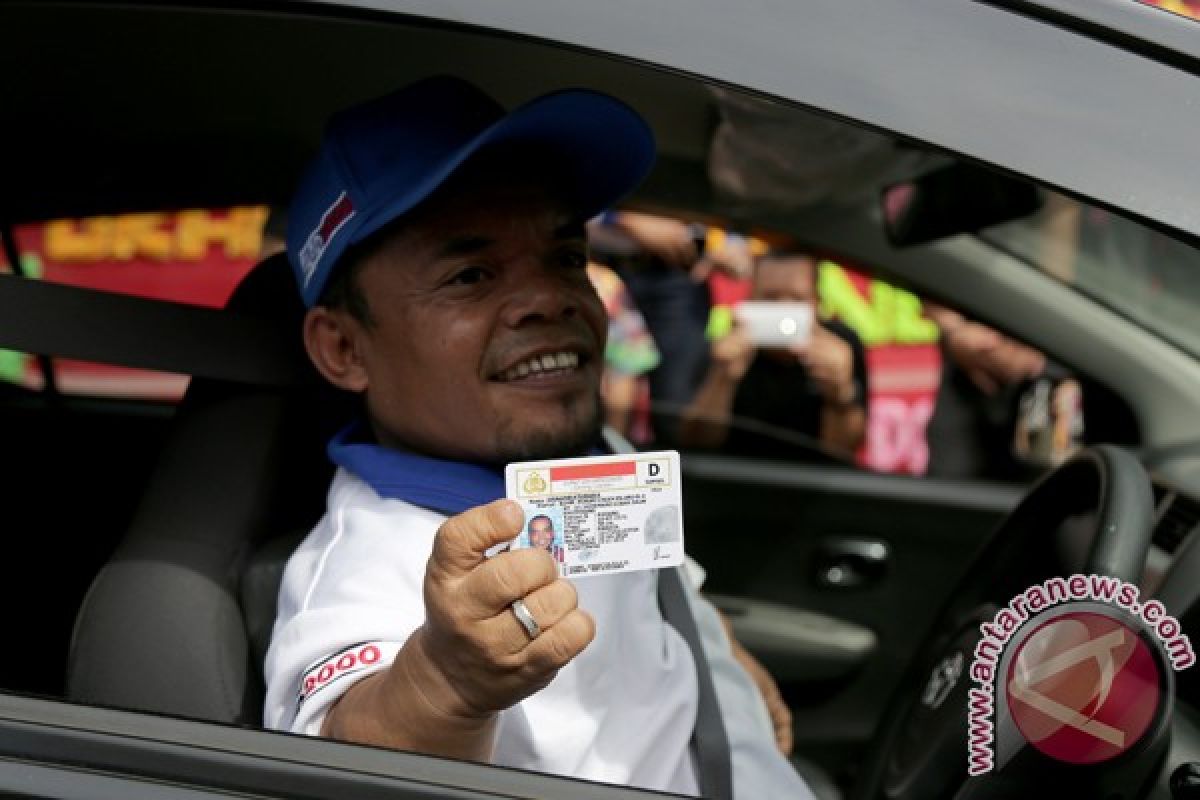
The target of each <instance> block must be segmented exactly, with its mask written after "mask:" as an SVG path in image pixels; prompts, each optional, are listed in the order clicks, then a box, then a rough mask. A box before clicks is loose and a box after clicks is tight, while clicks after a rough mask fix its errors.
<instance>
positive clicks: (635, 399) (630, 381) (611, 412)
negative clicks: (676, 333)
mask: <svg viewBox="0 0 1200 800" xmlns="http://www.w3.org/2000/svg"><path fill="white" fill-rule="evenodd" d="M588 277H589V278H590V279H591V281H592V285H593V286H595V287H596V293H597V294H599V295H600V300H601V301H602V302H603V303H604V310H605V311H606V312H607V313H608V343H607V344H606V345H605V348H604V375H603V378H602V380H601V384H600V394H601V396H602V397H603V399H604V410H605V422H606V423H607V424H608V425H609V426H610V427H612V428H613V429H614V430H616V431H617V432H618V433H620V434H621V435H622V436H624V437H625V438H627V439H629V440H630V441H631V442H633V443H634V444H637V445H642V444H646V443H647V442H649V441H650V439H651V438H652V433H651V430H650V380H649V378H648V377H647V375H648V373H650V372H651V371H652V370H653V369H654V368H655V367H657V366H658V364H659V361H660V358H659V353H658V347H657V346H656V345H655V343H654V337H653V336H651V335H650V331H649V329H648V328H647V327H646V319H645V317H643V316H642V312H641V311H639V310H638V308H637V306H636V305H634V302H633V298H632V297H630V295H629V290H628V289H627V288H626V286H625V282H624V281H622V280H621V277H620V276H619V275H617V273H616V272H615V271H614V270H612V269H610V268H609V267H606V266H604V265H603V264H597V263H595V262H590V263H589V264H588Z"/></svg>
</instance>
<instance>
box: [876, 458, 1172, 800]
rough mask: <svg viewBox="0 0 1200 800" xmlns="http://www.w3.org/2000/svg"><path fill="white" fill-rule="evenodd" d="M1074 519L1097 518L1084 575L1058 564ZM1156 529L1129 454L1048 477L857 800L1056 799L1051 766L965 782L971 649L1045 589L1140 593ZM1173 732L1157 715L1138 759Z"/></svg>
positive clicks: (990, 554) (975, 573)
mask: <svg viewBox="0 0 1200 800" xmlns="http://www.w3.org/2000/svg"><path fill="white" fill-rule="evenodd" d="M1079 514H1088V515H1090V517H1091V520H1092V525H1093V526H1094V530H1093V536H1092V538H1091V546H1090V548H1089V549H1088V554H1087V558H1086V561H1085V563H1084V564H1082V565H1078V564H1076V565H1063V564H1061V563H1058V561H1059V559H1058V557H1057V555H1056V548H1055V547H1054V546H1053V545H1054V543H1053V541H1052V537H1053V536H1054V532H1055V531H1056V530H1057V529H1058V528H1059V526H1060V525H1062V523H1063V522H1065V521H1066V520H1067V519H1068V518H1071V517H1075V516H1077V515H1079ZM1153 522H1154V502H1153V495H1152V493H1151V490H1150V481H1149V479H1148V478H1147V476H1146V472H1145V470H1144V469H1143V468H1142V466H1141V464H1140V463H1139V462H1138V460H1137V459H1136V458H1135V457H1134V456H1133V455H1132V454H1130V453H1128V452H1127V451H1125V450H1121V449H1119V448H1116V447H1112V446H1107V445H1102V446H1097V447H1093V448H1090V449H1086V450H1083V451H1081V452H1079V453H1078V454H1076V455H1075V456H1074V457H1073V458H1071V459H1070V460H1069V461H1068V462H1066V463H1065V464H1063V465H1062V466H1060V467H1059V468H1057V469H1056V470H1054V471H1053V472H1051V473H1049V474H1048V475H1046V476H1045V477H1043V478H1042V479H1041V480H1040V481H1039V482H1038V483H1037V484H1036V485H1035V486H1034V487H1033V488H1032V489H1031V490H1030V491H1029V493H1028V494H1027V495H1026V496H1025V498H1024V499H1022V500H1021V502H1020V503H1019V504H1018V505H1017V507H1016V508H1015V509H1014V510H1013V511H1012V513H1011V514H1009V516H1008V517H1006V518H1005V519H1004V520H1003V521H1002V522H1001V523H1000V525H999V526H998V527H997V528H996V530H995V531H994V532H993V534H992V536H991V538H990V539H989V540H988V541H987V543H986V544H985V545H984V546H983V547H982V548H981V550H980V551H979V553H978V554H977V556H976V558H975V559H974V561H973V562H972V563H971V566H970V567H969V568H968V569H967V571H966V573H965V574H964V575H963V577H962V579H961V580H960V581H959V582H958V584H957V586H956V587H955V589H954V590H953V592H951V594H950V597H949V599H948V600H947V602H946V604H945V606H944V607H943V609H942V611H941V612H940V613H939V615H938V617H937V621H936V622H935V623H934V626H933V628H932V630H931V633H930V634H929V635H928V636H927V637H926V639H925V641H924V642H923V643H922V645H921V646H920V647H919V648H918V649H917V652H916V655H915V657H914V658H913V660H912V661H911V662H910V664H909V666H908V668H907V669H906V671H905V674H904V676H903V678H902V679H901V681H900V683H899V684H898V688H897V690H896V693H895V694H894V695H893V697H892V700H891V702H890V703H889V706H888V709H887V711H886V713H885V714H884V717H883V721H882V723H881V724H880V726H879V728H878V730H877V733H876V737H875V741H874V743H873V746H872V748H871V751H870V753H869V756H868V759H867V763H866V765H865V768H864V769H863V771H862V773H861V774H862V779H861V780H860V781H859V783H858V785H857V787H856V790H857V791H856V792H855V795H854V796H856V797H857V798H859V800H876V798H889V800H917V799H918V798H920V799H921V800H929V799H930V798H946V797H954V798H966V797H990V796H996V797H1012V796H1017V794H1016V793H1017V792H1020V791H1022V790H1024V791H1025V792H1026V793H1027V795H1026V796H1029V797H1044V796H1050V793H1049V792H1047V791H1046V790H1047V789H1048V788H1049V787H1048V785H1047V779H1048V776H1047V774H1046V773H1047V768H1046V761H1047V759H1046V758H1044V757H1043V758H1041V759H1040V760H1039V759H1038V758H1036V757H1035V758H1031V759H1025V760H1024V762H1023V763H1025V764H1031V767H1030V768H1027V769H1024V770H1023V769H1022V766H1023V763H1018V762H1022V759H1019V758H1014V759H1013V761H1012V762H1010V764H1009V765H1006V766H1005V767H1004V769H1003V770H1002V771H1001V772H1000V773H999V774H995V773H993V774H992V775H990V776H989V777H988V778H976V779H969V780H968V778H967V701H968V692H967V690H968V684H970V683H971V678H970V675H969V671H970V664H971V661H972V659H973V657H974V649H975V645H976V643H977V642H978V641H979V640H980V639H981V638H982V634H981V633H980V630H979V625H980V623H982V622H985V621H991V620H992V619H993V617H994V616H995V614H996V612H997V611H998V610H999V609H1000V608H1001V607H1002V606H1003V605H1005V604H1007V603H1008V601H1009V600H1010V599H1011V598H1013V597H1014V596H1016V595H1017V594H1019V593H1021V592H1023V591H1024V590H1025V589H1026V588H1028V587H1029V586H1031V585H1033V584H1035V583H1041V582H1042V581H1044V580H1046V579H1048V578H1052V577H1063V578H1066V577H1068V576H1069V575H1070V574H1072V573H1074V572H1082V573H1084V574H1091V573H1094V574H1097V575H1111V576H1113V577H1116V578H1119V579H1122V580H1125V581H1128V582H1130V583H1135V584H1136V583H1137V582H1138V580H1139V579H1140V578H1141V575H1142V569H1143V566H1144V564H1145V560H1146V552H1147V549H1148V547H1149V545H1150V536H1151V532H1152V528H1153ZM1080 567H1082V569H1080ZM1016 635H1017V636H1019V635H1020V631H1018V632H1017V633H1016ZM939 675H940V676H941V680H940V682H938V681H939ZM950 676H953V677H950ZM1000 683H1001V684H1003V681H1000ZM1170 688H1171V687H1170V685H1168V686H1166V687H1164V696H1163V697H1162V698H1161V702H1162V703H1165V704H1167V706H1166V707H1167V708H1168V709H1169V708H1170V705H1169V704H1170V702H1171V697H1170ZM999 691H1001V690H998V692H997V694H999ZM1166 728H1167V725H1166V719H1165V715H1160V719H1159V723H1158V725H1157V727H1152V729H1151V730H1150V731H1148V732H1147V734H1146V740H1144V741H1143V742H1142V743H1140V744H1139V745H1138V747H1137V750H1138V755H1144V754H1145V752H1146V749H1147V748H1154V747H1158V746H1160V745H1163V744H1164V743H1165V739H1166V734H1165V731H1166ZM997 738H999V731H998V732H997ZM1151 738H1154V739H1156V741H1154V742H1151V741H1149V740H1150V739H1151ZM1025 749H1026V750H1031V749H1032V748H1025ZM1155 752H1157V750H1156V751H1155ZM1035 755H1036V754H1035ZM1126 756H1130V758H1126ZM1135 760H1136V761H1137V763H1136V764H1133V763H1131V762H1133V761H1135ZM1152 760H1153V759H1150V758H1140V759H1139V758H1135V754H1133V753H1125V754H1122V755H1121V756H1119V757H1117V758H1115V759H1114V760H1113V763H1114V764H1117V763H1118V762H1120V764H1119V766H1120V769H1121V770H1124V771H1129V770H1131V769H1134V768H1138V769H1141V770H1143V771H1145V770H1146V769H1147V763H1148V762H1149V761H1152ZM1064 766H1065V765H1064ZM1103 766H1104V765H1096V768H1097V769H1098V768H1100V767H1103ZM1093 771H1096V770H1092V769H1086V768H1085V769H1081V768H1079V767H1077V766H1075V765H1071V770H1070V771H1069V774H1070V775H1071V777H1070V781H1071V783H1070V785H1069V786H1068V787H1067V793H1066V794H1064V795H1062V796H1076V797H1084V796H1092V795H1091V794H1089V793H1088V791H1086V790H1084V791H1080V790H1081V789H1082V788H1083V786H1084V783H1081V782H1080V780H1081V779H1082V778H1083V774H1084V773H1087V772H1093ZM1117 777H1118V776H1115V775H1114V774H1113V770H1112V769H1111V768H1108V771H1107V772H1106V774H1105V775H1104V780H1105V782H1106V788H1115V787H1112V786H1111V782H1112V781H1113V780H1115V779H1117ZM1143 777H1144V776H1143ZM1122 780H1125V778H1123V779H1122ZM989 781H990V783H991V784H992V785H993V786H996V785H998V784H1002V785H1003V789H1001V790H999V791H998V792H997V791H991V790H988V789H986V788H981V787H984V785H985V784H987V783H988V782H989ZM1085 782H1086V781H1085ZM1139 785H1140V784H1139ZM1095 796H1101V795H1099V794H1096V795H1095ZM1104 796H1108V795H1107V794H1105V795H1104ZM1121 796H1125V797H1129V796H1132V795H1130V794H1124V795H1121Z"/></svg>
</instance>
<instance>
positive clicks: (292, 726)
mask: <svg viewBox="0 0 1200 800" xmlns="http://www.w3.org/2000/svg"><path fill="white" fill-rule="evenodd" d="M359 492H360V493H367V492H369V490H365V489H360V490H359ZM389 503H390V504H391V505H394V506H403V508H401V509H389V508H388V504H389ZM389 512H390V513H389ZM426 517H428V518H429V519H425V518H426ZM441 519H442V518H441V517H440V516H438V515H435V514H433V513H432V512H426V511H423V510H421V509H416V508H413V507H412V506H408V505H407V504H401V503H398V502H396V501H381V500H379V498H377V497H375V498H374V502H373V503H371V502H368V503H367V504H366V505H365V506H356V505H355V504H353V503H347V504H342V505H340V506H338V507H336V508H333V507H331V511H330V513H329V514H327V515H326V517H325V518H324V519H323V520H322V521H321V523H319V524H318V526H317V528H316V529H314V531H313V532H312V533H311V534H310V535H309V536H308V538H307V539H306V540H305V541H304V542H303V543H302V544H301V546H300V547H299V548H298V549H297V550H296V552H295V553H294V554H293V555H292V557H291V558H290V559H289V561H288V565H287V568H286V569H285V571H284V577H283V582H282V585H281V587H280V594H279V610H278V613H277V616H276V620H275V628H274V631H273V634H272V637H271V646H270V649H269V650H268V652H267V658H266V663H265V665H264V674H265V677H266V681H267V697H266V703H265V707H264V713H263V716H264V721H265V724H266V726H267V727H270V728H276V729H281V730H287V731H291V732H293V733H304V734H310V735H316V734H319V733H320V730H321V726H322V725H323V723H324V720H325V716H326V714H327V713H328V711H329V709H330V708H331V707H332V706H333V704H334V702H336V701H337V700H338V699H339V698H340V697H341V696H342V695H343V694H345V692H346V691H347V690H348V689H349V688H350V687H352V686H354V685H355V684H356V683H357V682H358V681H360V680H362V679H364V678H366V677H367V676H369V675H373V674H374V673H376V672H379V671H381V670H383V669H386V668H387V667H389V666H390V665H391V664H392V662H393V661H394V660H395V657H396V653H398V652H399V650H400V648H401V647H402V646H403V645H404V642H406V641H407V640H408V637H409V636H410V635H411V634H412V632H413V631H414V630H416V629H417V628H418V627H419V626H420V625H422V624H423V623H424V620H425V607H424V601H423V595H422V588H423V584H424V575H425V564H426V562H427V560H428V558H429V554H430V551H431V550H432V546H433V536H434V534H435V533H436V530H437V525H438V524H440V520H441Z"/></svg>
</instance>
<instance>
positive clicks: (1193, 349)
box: [981, 192, 1200, 355]
mask: <svg viewBox="0 0 1200 800" xmlns="http://www.w3.org/2000/svg"><path fill="white" fill-rule="evenodd" d="M981 236H982V237H983V238H984V239H986V240H988V241H990V242H992V243H993V244H995V245H998V246H1000V247H1002V248H1004V249H1005V250H1008V251H1009V252H1011V253H1013V254H1014V255H1016V256H1018V257H1020V258H1022V259H1024V260H1025V261H1028V262H1029V263H1031V264H1033V265H1035V266H1036V267H1038V268H1039V269H1041V270H1042V271H1043V272H1046V273H1047V274H1049V275H1051V276H1053V277H1055V278H1057V279H1058V280H1060V281H1062V282H1063V283H1066V284H1067V285H1069V286H1073V287H1074V288H1076V289H1078V290H1079V291H1081V292H1083V293H1085V294H1087V295H1089V296H1091V297H1093V298H1094V299H1096V300H1098V301H1100V302H1101V303H1103V304H1105V305H1106V306H1108V307H1109V308H1111V309H1113V310H1114V311H1116V312H1117V313H1119V314H1122V315H1123V316H1126V317H1128V318H1129V319H1131V320H1133V321H1134V322H1136V323H1138V324H1139V325H1141V326H1142V327H1144V328H1147V329H1149V330H1151V331H1153V332H1154V333H1156V334H1158V335H1160V336H1162V337H1163V338H1165V339H1167V340H1169V341H1171V342H1173V343H1174V344H1176V345H1177V346H1179V347H1182V348H1183V349H1185V350H1187V351H1188V352H1189V353H1191V354H1192V355H1200V325H1198V324H1197V320H1198V319H1200V281H1198V280H1197V276H1200V252H1198V251H1197V250H1196V249H1195V248H1193V247H1191V246H1189V245H1187V244H1185V243H1183V242H1179V241H1176V240H1175V239H1172V238H1171V237H1169V236H1167V235H1166V234H1163V233H1159V232H1158V231H1155V230H1152V229H1151V228H1148V227H1146V226H1145V225H1142V224H1141V223H1138V222H1134V221H1133V220H1129V219H1126V218H1124V217H1121V216H1118V215H1116V214H1114V213H1112V212H1110V211H1106V210H1104V209H1101V208H1096V207H1095V206H1090V205H1088V204H1086V203H1081V202H1079V201H1077V200H1072V199H1071V198H1068V197H1064V196H1062V195H1059V194H1054V193H1051V192H1046V198H1045V203H1044V204H1043V206H1042V208H1041V210H1040V211H1038V212H1037V213H1036V214H1034V215H1032V216H1029V217H1025V218H1023V219H1020V220H1017V221H1015V222H1009V223H1006V224H1004V225H998V226H996V227H993V228H989V229H987V230H986V231H984V232H983V233H982V234H981Z"/></svg>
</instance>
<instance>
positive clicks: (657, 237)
mask: <svg viewBox="0 0 1200 800" xmlns="http://www.w3.org/2000/svg"><path fill="white" fill-rule="evenodd" d="M616 226H617V227H618V228H620V229H621V230H623V231H624V232H625V233H626V234H628V235H629V236H630V237H631V238H632V239H633V240H634V241H635V242H637V243H638V245H640V246H641V247H642V249H643V250H645V251H646V252H647V253H650V254H651V255H654V256H657V257H658V258H659V259H661V260H662V261H663V262H664V263H665V264H667V265H668V266H672V267H676V268H678V269H684V270H686V269H690V268H691V266H692V264H694V263H695V262H696V259H697V258H698V257H699V254H698V253H697V252H696V243H695V242H694V241H693V240H692V233H691V230H690V229H689V228H688V226H687V225H686V224H684V223H682V222H680V221H679V220H677V219H671V218H670V217H658V216H654V215H653V214H643V213H640V212H637V211H622V212H620V213H619V214H617V219H616Z"/></svg>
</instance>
